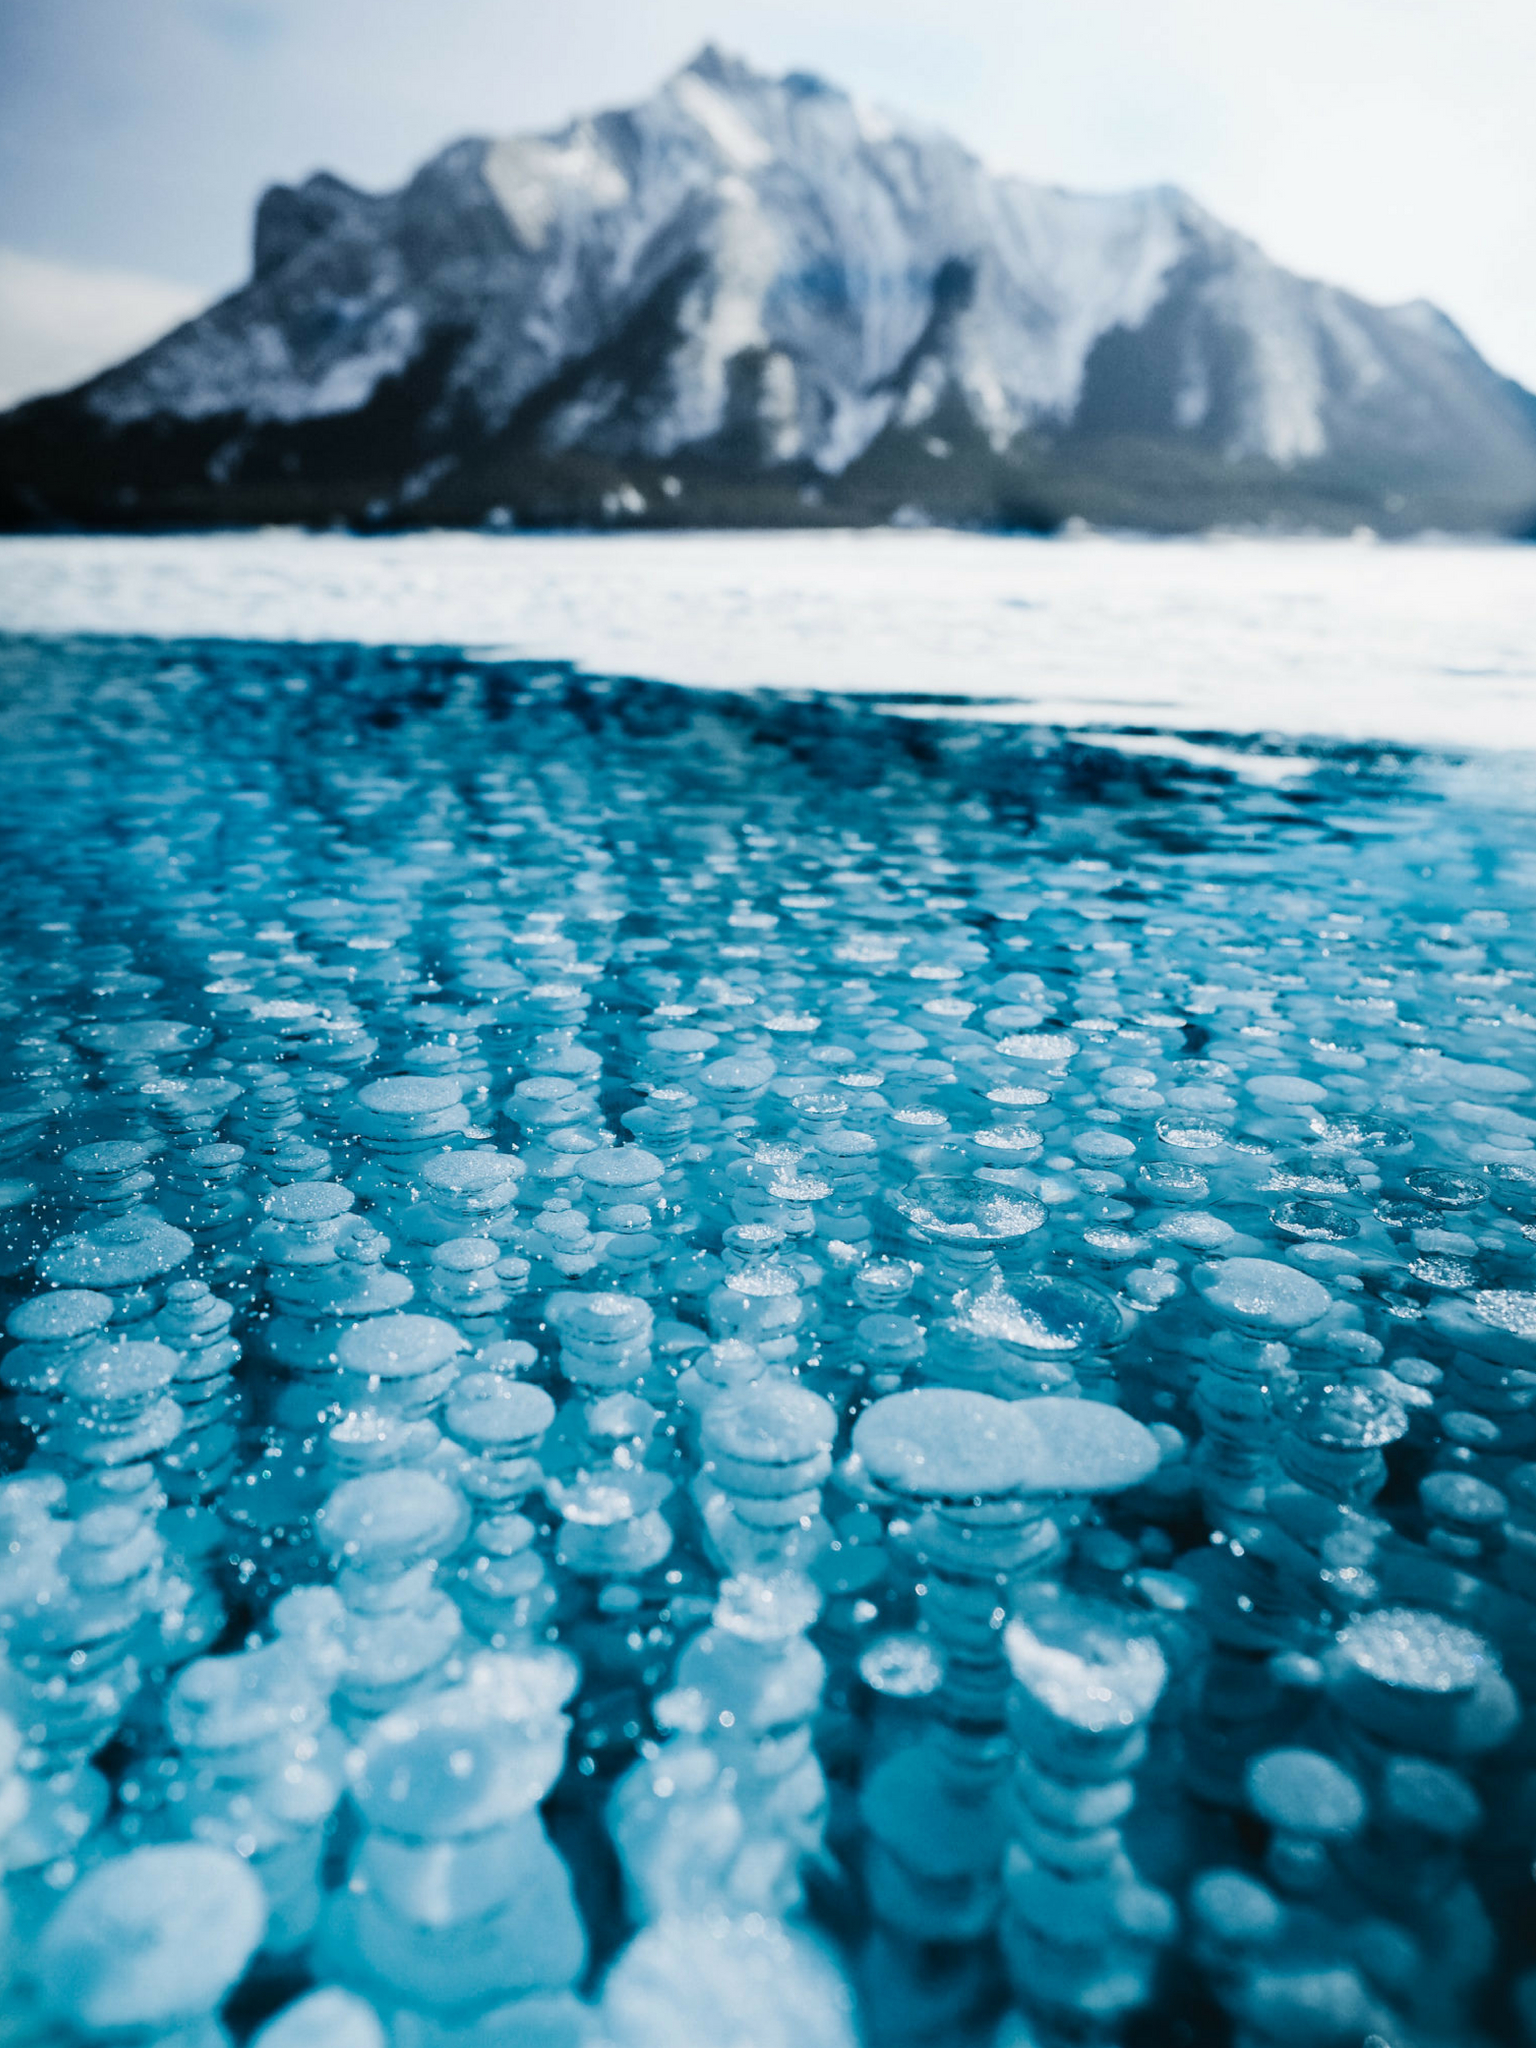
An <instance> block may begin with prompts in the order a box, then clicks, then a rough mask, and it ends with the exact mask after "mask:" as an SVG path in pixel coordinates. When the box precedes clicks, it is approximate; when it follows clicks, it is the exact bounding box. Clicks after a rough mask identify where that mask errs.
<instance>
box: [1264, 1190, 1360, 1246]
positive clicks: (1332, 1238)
mask: <svg viewBox="0 0 1536 2048" xmlns="http://www.w3.org/2000/svg"><path fill="white" fill-rule="evenodd" d="M1270 1220H1271V1222H1273V1224H1274V1226H1275V1228H1276V1230H1278V1231H1280V1232H1281V1233H1282V1235H1283V1236H1285V1237H1294V1238H1298V1239H1300V1240H1302V1241H1303V1242H1305V1243H1307V1244H1344V1243H1347V1242H1348V1240H1349V1239H1350V1238H1352V1237H1358V1236H1359V1235H1360V1223H1359V1219H1358V1218H1357V1217H1354V1216H1351V1215H1350V1213H1349V1211H1348V1210H1347V1209H1340V1208H1339V1207H1337V1205H1336V1204H1335V1203H1333V1202H1320V1201H1316V1200H1314V1199H1313V1198H1311V1197H1310V1196H1306V1195H1298V1196H1297V1197H1296V1199H1295V1200H1294V1201H1290V1202H1282V1203H1281V1204H1280V1205H1279V1207H1278V1208H1276V1209H1273V1210H1271V1211H1270Z"/></svg>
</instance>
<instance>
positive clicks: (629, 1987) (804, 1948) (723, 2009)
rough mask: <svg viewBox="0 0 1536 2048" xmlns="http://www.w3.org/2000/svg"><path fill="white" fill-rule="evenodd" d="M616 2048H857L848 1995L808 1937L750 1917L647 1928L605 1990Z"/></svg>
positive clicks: (605, 2011) (605, 2013) (607, 2022)
mask: <svg viewBox="0 0 1536 2048" xmlns="http://www.w3.org/2000/svg"><path fill="white" fill-rule="evenodd" d="M602 2018H603V2026H604V2029H605V2031H606V2033H607V2035H608V2037H609V2039H610V2040H611V2042H612V2044H613V2048H724V2044H726V2043H730V2044H732V2048H736V2044H739V2048H855V2044H856V2042H857V2034H856V2032H855V2024H854V2005H853V1996H852V1993H851V1991H850V1990H849V1988H848V1985H847V1984H846V1983H845V1981H844V1980H843V1978H842V1976H841V1975H840V1973H839V1972H838V1971H837V1969H836V1968H835V1966H834V1965H833V1964H832V1962H831V1960H830V1959H829V1958H828V1956H827V1955H826V1953H825V1952H824V1951H823V1949H822V1948H821V1947H820V1946H819V1944H817V1943H816V1942H815V1941H813V1940H812V1939H811V1937H810V1936H809V1935H806V1934H801V1933H799V1932H796V1931H793V1930H791V1929H789V1928H786V1927H785V1926H784V1925H783V1924H782V1923H781V1922H779V1921H777V1920H769V1919H766V1918H764V1917H763V1916H762V1915H761V1914H757V1913H753V1914H750V1915H748V1916H746V1917H744V1918H742V1919H738V1920H728V1919H725V1918H724V1917H723V1916H713V1917H711V1918H708V1919H697V1920H695V1919H683V1918H668V1919H663V1920H659V1921H657V1922H656V1923H655V1924H654V1925H652V1926H650V1927H648V1928H646V1929H644V1930H643V1931H642V1932H641V1933H640V1934H638V1935H637V1936H636V1937H635V1939H634V1940H633V1941H632V1942H631V1943H630V1945H629V1947H628V1948H626V1949H625V1950H624V1952H623V1953H622V1954H621V1955H620V1957H619V1959H618V1961H617V1962H616V1963H615V1964H614V1965H613V1968H612V1969H611V1970H610V1971H609V1973H608V1978H607V1981H606V1983H605V1984H604V1987H603V2001H602Z"/></svg>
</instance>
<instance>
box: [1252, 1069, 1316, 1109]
mask: <svg viewBox="0 0 1536 2048" xmlns="http://www.w3.org/2000/svg"><path fill="white" fill-rule="evenodd" d="M1246 1086H1247V1089H1248V1093H1249V1094H1250V1095H1251V1096H1252V1097H1253V1098H1254V1100H1255V1101H1256V1102H1262V1103H1266V1104H1267V1103H1275V1104H1277V1105H1281V1106H1284V1107H1286V1108H1290V1107H1293V1106H1296V1105H1301V1104H1305V1103H1312V1102H1322V1101H1323V1100H1324V1099H1325V1098H1326V1096H1327V1094H1328V1091H1327V1089H1326V1088H1322V1087H1319V1085H1318V1084H1317V1082H1316V1081H1307V1080H1304V1079H1303V1078H1302V1076H1301V1075H1300V1074H1255V1075H1254V1076H1253V1077H1252V1079H1251V1080H1249V1081H1248V1082H1247V1083H1246Z"/></svg>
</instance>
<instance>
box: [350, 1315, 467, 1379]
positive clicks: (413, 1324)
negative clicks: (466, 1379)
mask: <svg viewBox="0 0 1536 2048" xmlns="http://www.w3.org/2000/svg"><path fill="white" fill-rule="evenodd" d="M468 1349H469V1346H468V1344H467V1343H466V1342H465V1340H464V1338H462V1337H461V1336H460V1335H459V1333H458V1331H457V1330H456V1329H455V1328H454V1327H453V1325H452V1323H446V1322H444V1321H443V1319H442V1318H441V1317H440V1316H420V1315H411V1314H396V1315H385V1316H374V1317H372V1318H371V1319H370V1320H369V1321H368V1322H366V1323H359V1324H358V1326H357V1327H356V1329H352V1330H348V1331H347V1332H346V1334H345V1335H344V1336H343V1337H342V1339H341V1341H340V1343H339V1344H338V1345H337V1347H336V1355H337V1357H338V1358H339V1359H340V1361H341V1363H342V1365H343V1366H345V1367H346V1369H347V1371H348V1372H350V1373H355V1374H356V1375H357V1376H358V1377H359V1378H360V1379H378V1380H407V1379H414V1378H415V1377H416V1376H417V1375H418V1374H427V1373H432V1372H437V1371H439V1370H440V1369H441V1368H442V1367H443V1366H445V1365H447V1364H448V1363H449V1362H450V1361H451V1360H452V1359H454V1358H455V1357H456V1356H457V1355H458V1354H459V1353H460V1352H461V1351H467V1350H468Z"/></svg>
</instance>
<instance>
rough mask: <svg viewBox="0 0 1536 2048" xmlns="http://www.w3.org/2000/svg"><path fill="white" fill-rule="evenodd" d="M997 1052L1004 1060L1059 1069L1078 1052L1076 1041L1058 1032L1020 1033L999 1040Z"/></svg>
mask: <svg viewBox="0 0 1536 2048" xmlns="http://www.w3.org/2000/svg"><path fill="white" fill-rule="evenodd" d="M997 1049H998V1051H999V1052H1000V1053H1001V1054H1002V1055H1003V1057H1004V1058H1005V1059H1010V1060H1023V1061H1025V1062H1026V1063H1027V1064H1028V1065H1030V1066H1041V1067H1059V1066H1061V1065H1062V1064H1063V1063H1064V1062H1065V1061H1067V1060H1069V1059H1071V1058H1072V1057H1073V1055H1074V1054H1075V1053H1076V1052H1077V1050H1078V1044H1077V1040H1076V1039H1075V1038H1068V1037H1067V1035H1066V1033H1065V1032H1059V1031H1020V1032H1014V1033H1012V1034H1011V1035H1010V1036H1009V1037H1007V1038H1001V1039H999V1040H998V1044H997Z"/></svg>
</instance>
